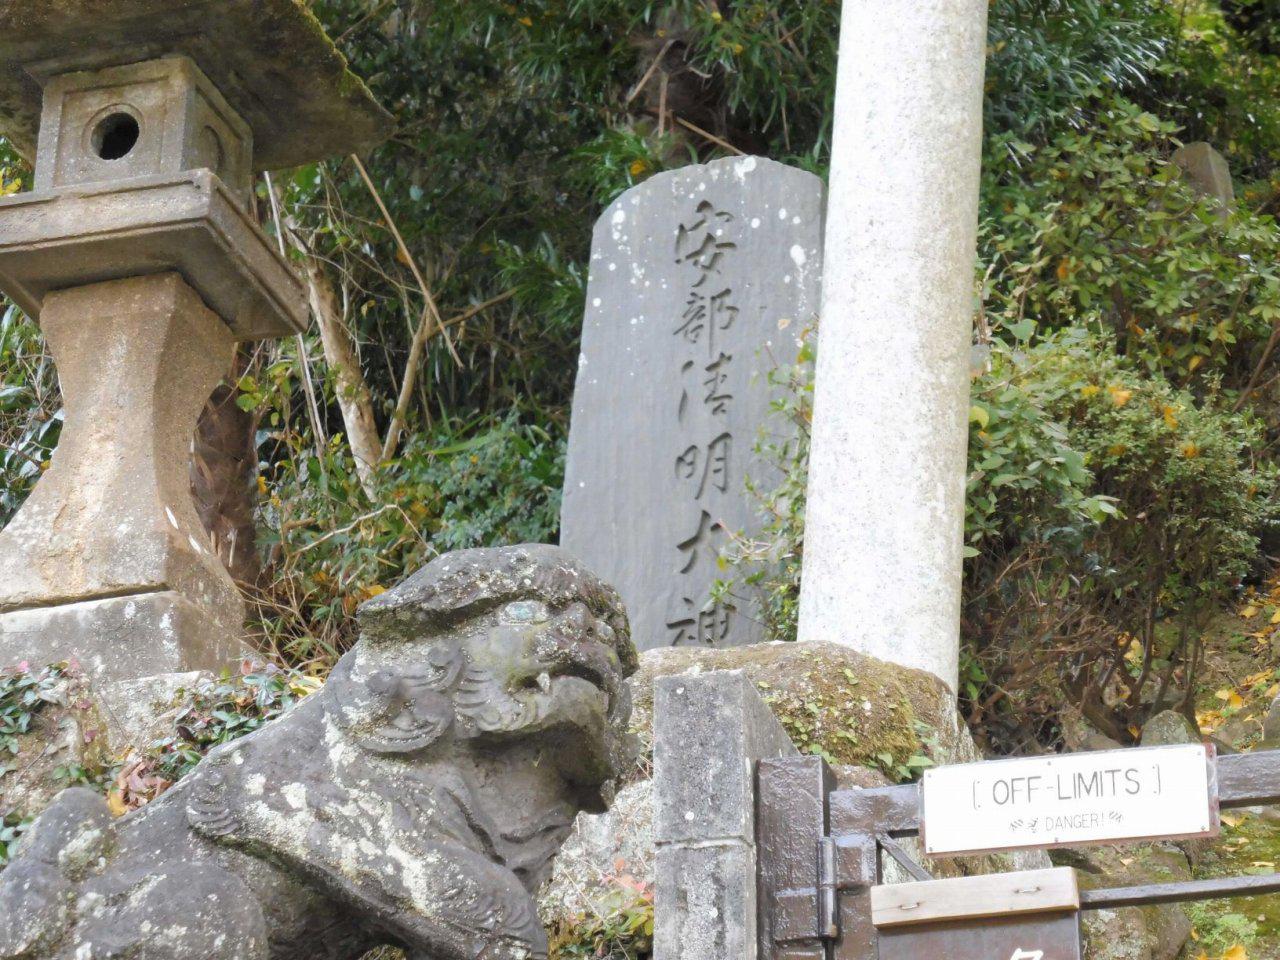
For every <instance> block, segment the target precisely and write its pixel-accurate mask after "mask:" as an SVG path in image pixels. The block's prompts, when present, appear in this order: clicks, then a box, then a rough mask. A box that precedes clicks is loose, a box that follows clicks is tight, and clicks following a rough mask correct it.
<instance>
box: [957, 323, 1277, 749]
mask: <svg viewBox="0 0 1280 960" xmlns="http://www.w3.org/2000/svg"><path fill="white" fill-rule="evenodd" d="M974 395H975V400H974V411H973V414H974V415H973V424H972V432H971V442H970V475H969V497H968V502H969V510H968V518H967V532H966V535H967V538H968V544H969V553H970V554H971V559H970V560H969V561H968V564H967V567H966V583H965V586H966V589H965V619H964V633H965V639H966V642H967V644H968V646H969V654H970V660H969V661H968V663H967V665H966V667H967V669H966V676H965V678H964V679H965V690H964V693H965V696H966V698H967V701H968V707H969V709H970V712H971V719H973V720H974V721H976V722H978V723H980V724H985V725H986V726H987V727H988V732H989V733H990V734H991V735H992V736H994V737H996V738H997V739H1001V738H1004V739H1005V740H1006V742H1004V743H1002V744H1001V745H1002V746H1006V747H1009V748H1014V747H1019V746H1029V745H1031V743H1033V742H1035V741H1038V740H1045V739H1049V740H1052V739H1053V737H1054V733H1053V726H1054V722H1053V718H1054V716H1055V714H1056V711H1057V709H1058V707H1059V705H1060V704H1061V701H1062V692H1063V689H1064V687H1065V689H1066V690H1067V692H1068V693H1069V699H1071V700H1072V701H1074V702H1076V703H1077V704H1079V705H1080V706H1081V708H1082V709H1083V710H1084V711H1085V712H1086V715H1088V716H1089V718H1090V719H1091V720H1092V721H1093V722H1094V723H1096V724H1098V725H1099V726H1102V727H1103V728H1104V729H1105V730H1106V732H1107V733H1109V734H1110V735H1112V736H1114V737H1116V738H1117V739H1120V740H1127V739H1129V738H1130V736H1131V734H1130V729H1131V728H1133V727H1135V726H1138V725H1140V724H1141V722H1142V721H1143V720H1144V719H1145V718H1146V717H1147V716H1148V715H1149V714H1150V713H1151V712H1154V711H1155V710H1158V709H1161V708H1163V707H1168V706H1180V707H1185V708H1188V709H1189V706H1188V699H1187V694H1188V693H1193V692H1194V685H1195V678H1196V670H1197V668H1198V664H1199V653H1200V651H1199V647H1198V633H1197V631H1196V630H1195V627H1196V626H1197V625H1198V624H1199V622H1200V621H1201V620H1202V618H1203V617H1204V616H1205V615H1206V614H1207V613H1208V612H1209V611H1210V610H1212V609H1213V608H1214V607H1215V606H1216V604H1217V603H1218V602H1219V601H1220V600H1222V599H1223V598H1224V597H1225V596H1227V595H1229V594H1230V593H1231V592H1232V591H1233V590H1234V589H1235V588H1236V587H1237V586H1238V585H1239V583H1240V581H1241V580H1242V579H1243V578H1244V576H1245V575H1246V574H1247V573H1248V571H1249V568H1250V564H1251V563H1252V561H1253V559H1254V557H1255V556H1256V553H1257V534H1258V531H1259V529H1260V528H1261V526H1262V525H1263V523H1264V522H1265V521H1266V520H1267V519H1268V518H1270V517H1272V516H1274V514H1275V512H1276V507H1275V503H1274V498H1273V496H1272V490H1273V487H1274V483H1275V479H1276V473H1277V471H1276V467H1275V465H1274V463H1273V462H1272V461H1271V460H1270V459H1268V458H1266V457H1265V456H1263V455H1262V454H1263V450H1264V447H1265V435H1264V431H1263V429H1262V426H1261V424H1260V423H1259V422H1258V421H1257V420H1256V419H1255V418H1253V417H1251V416H1249V415H1244V414H1236V413H1234V412H1233V411H1232V410H1231V409H1230V407H1229V406H1228V405H1226V404H1225V403H1224V401H1223V397H1222V396H1221V395H1220V394H1217V393H1212V392H1211V393H1210V394H1209V396H1208V397H1207V398H1204V399H1201V398H1198V397H1197V396H1196V395H1195V394H1194V393H1192V392H1191V391H1190V390H1187V389H1184V388H1178V387H1175V386H1173V385H1172V384H1170V383H1169V382H1168V381H1167V380H1165V379H1163V378H1162V377H1161V376H1160V375H1159V374H1158V373H1153V372H1151V371H1150V370H1148V369H1145V367H1144V365H1143V364H1142V363H1141V362H1140V361H1138V360H1135V359H1133V358H1128V357H1124V356H1121V355H1119V354H1117V353H1116V352H1115V349H1114V345H1113V343H1112V342H1111V341H1110V340H1109V339H1108V338H1106V337H1099V336H1089V335H1087V334H1085V333H1083V332H1081V331H1079V330H1067V331H1064V332H1063V333H1061V334H1058V335H1055V336H1051V337H1047V338H1045V339H1044V340H1043V341H1041V342H1040V343H1039V344H1036V345H1035V346H1032V347H1025V346H1022V345H1019V346H1017V347H1014V348H1010V347H1006V346H1003V345H1002V344H996V345H995V349H994V351H993V354H992V363H991V369H990V372H989V373H988V374H987V375H986V376H984V377H983V378H981V379H980V380H979V381H978V382H977V383H976V384H975V390H974ZM1167 620H1173V621H1174V622H1175V623H1176V624H1177V625H1178V627H1179V629H1176V630H1174V631H1172V632H1170V631H1167V630H1166V631H1160V632H1158V631H1157V629H1156V627H1157V624H1158V623H1159V622H1160V621H1167Z"/></svg>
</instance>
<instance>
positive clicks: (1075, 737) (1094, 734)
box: [1058, 703, 1121, 753]
mask: <svg viewBox="0 0 1280 960" xmlns="http://www.w3.org/2000/svg"><path fill="white" fill-rule="evenodd" d="M1058 725H1059V727H1060V728H1061V730H1062V742H1063V746H1065V747H1066V748H1067V750H1069V751H1071V752H1073V753H1078V752H1080V751H1083V750H1119V749H1120V748H1121V744H1120V743H1118V742H1117V741H1115V740H1112V739H1111V738H1110V737H1108V736H1107V735H1106V734H1104V733H1101V732H1099V731H1098V730H1097V729H1096V728H1095V727H1094V726H1093V724H1091V723H1089V721H1088V720H1086V719H1085V718H1084V715H1083V714H1082V713H1081V712H1080V710H1079V709H1078V708H1077V707H1076V706H1075V705H1073V704H1069V703H1068V704H1065V705H1064V706H1063V707H1062V709H1060V710H1059V711H1058Z"/></svg>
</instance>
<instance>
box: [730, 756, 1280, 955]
mask: <svg viewBox="0 0 1280 960" xmlns="http://www.w3.org/2000/svg"><path fill="white" fill-rule="evenodd" d="M1216 764H1217V780H1218V800H1219V803H1220V805H1221V807H1222V808H1223V809H1228V808H1232V807H1247V806H1254V805H1262V804H1273V803H1280V751H1267V752H1260V753H1254V754H1240V755H1231V756H1224V757H1219V758H1217V760H1216ZM919 806H920V804H919V790H918V787H917V786H915V785H907V786H899V787H886V788H882V789H874V790H838V789H836V783H835V778H834V776H833V775H832V773H831V770H830V769H829V768H828V767H827V765H826V763H825V762H823V761H822V760H821V759H818V758H816V757H802V758H788V759H779V760H761V761H760V762H759V764H758V765H757V792H756V811H755V813H756V817H755V823H756V847H757V851H758V861H757V862H758V871H759V910H760V916H759V924H758V927H757V929H758V936H759V956H760V958H761V960H878V958H881V957H882V955H883V960H889V957H890V956H892V957H893V960H900V958H903V960H905V958H912V957H916V956H920V957H931V958H933V960H940V958H941V957H942V956H958V955H960V952H961V951H960V950H958V949H952V947H957V948H958V947H959V945H960V943H961V940H962V939H963V938H964V937H970V938H974V939H975V943H976V945H977V946H978V947H981V946H982V941H983V939H984V938H985V939H986V940H987V941H988V944H987V945H988V946H989V947H990V952H989V953H987V954H983V955H989V956H991V957H992V958H993V960H1006V958H1008V957H1009V956H1010V953H1009V952H1008V950H1007V949H1005V948H1003V947H1001V944H1002V943H1005V942H1008V941H1006V940H1001V939H1000V937H1001V933H1002V930H1003V929H1004V928H1005V927H1006V926H1007V925H1008V923H1009V922H1012V920H1011V918H1010V917H1008V916H1005V917H1003V918H1002V916H1001V915H1000V913H999V912H998V911H995V910H993V911H988V912H987V913H985V914H983V918H982V919H981V921H980V922H974V923H969V924H958V925H955V928H954V929H949V930H947V931H946V941H947V944H948V948H947V950H946V952H945V953H939V952H938V945H937V938H936V937H935V938H934V940H933V941H930V940H929V938H928V937H924V938H921V939H920V940H919V946H918V947H910V946H905V945H904V944H905V941H904V942H903V943H898V942H897V940H898V938H897V933H896V931H895V933H894V934H893V935H892V936H886V934H885V933H883V932H882V933H877V927H876V923H875V917H874V916H873V911H872V890H873V888H875V887H876V886H877V885H879V884H880V883H881V882H882V879H883V877H882V872H881V863H882V859H881V855H882V854H884V855H887V856H888V857H890V858H892V859H893V860H894V861H896V862H897V864H898V865H899V866H900V867H901V868H902V869H903V870H904V871H906V873H907V874H908V875H909V876H911V877H912V878H913V879H914V880H917V881H929V880H932V879H933V878H932V877H931V876H930V874H929V873H928V871H926V870H925V869H924V867H922V866H921V865H920V864H919V863H917V862H916V861H915V860H913V859H912V858H911V856H910V855H909V854H908V853H907V851H906V850H904V849H903V847H902V845H901V844H899V843H898V842H897V841H898V840H899V839H900V838H903V837H911V836H916V835H918V833H919V831H920V821H919ZM882 889H892V888H882ZM1277 891H1280V874H1267V875H1264V876H1241V877H1225V878H1221V879H1213V880H1198V881H1187V882H1180V883H1163V884H1152V885H1147V886H1138V887H1122V888H1115V889H1103V890H1087V891H1081V892H1079V894H1078V908H1079V909H1080V910H1100V909H1104V908H1117V907H1133V906H1146V905H1150V904H1160V903H1175V902H1179V901H1188V900H1207V899H1214V898H1218V897H1237V896H1249V895H1255V894H1264V893H1275V892H1277ZM1074 916H1075V914H1074V911H1072V910H1067V909H1063V910H1060V911H1058V912H1057V913H1053V912H1052V911H1050V912H1049V913H1048V914H1046V917H1047V922H1049V923H1053V922H1059V921H1060V923H1059V925H1060V926H1061V928H1062V929H1063V930H1068V931H1069V930H1070V927H1071V924H1072V923H1075V925H1076V929H1077V933H1076V937H1077V939H1078V923H1077V922H1075V921H1074ZM891 940H892V941H894V946H892V947H890V941H891ZM931 942H932V944H933V945H932V947H930V946H929V944H930V943H931ZM930 950H932V952H929V951H930ZM997 950H1003V951H1004V952H1001V953H997V952H995V951H997ZM965 955H966V956H967V955H969V954H968V953H965ZM973 955H975V956H976V955H978V954H977V953H975V954H973ZM1063 955H1066V954H1063ZM1012 956H1013V957H1016V958H1019V960H1023V958H1025V960H1038V957H1039V956H1040V951H1026V950H1022V949H1020V948H1015V949H1014V950H1013V952H1012ZM1045 960H1052V958H1050V957H1046V958H1045Z"/></svg>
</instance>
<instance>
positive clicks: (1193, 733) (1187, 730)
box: [1142, 710, 1201, 747]
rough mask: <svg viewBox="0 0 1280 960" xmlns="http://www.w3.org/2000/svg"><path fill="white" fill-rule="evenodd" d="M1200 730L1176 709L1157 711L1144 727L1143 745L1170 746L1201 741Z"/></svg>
mask: <svg viewBox="0 0 1280 960" xmlns="http://www.w3.org/2000/svg"><path fill="white" fill-rule="evenodd" d="M1200 740H1201V737H1200V731H1199V730H1197V729H1196V725H1195V724H1194V723H1192V722H1191V721H1190V720H1188V719H1187V718H1186V717H1185V716H1183V715H1182V714H1180V713H1178V712H1177V711H1174V710H1165V711H1164V712H1163V713H1157V714H1156V715H1155V716H1154V717H1152V718H1151V719H1150V720H1148V721H1147V722H1146V725H1145V726H1143V728H1142V746H1144V747H1169V746H1174V745H1176V744H1179V743H1199V742H1200Z"/></svg>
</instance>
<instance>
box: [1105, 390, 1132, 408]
mask: <svg viewBox="0 0 1280 960" xmlns="http://www.w3.org/2000/svg"><path fill="white" fill-rule="evenodd" d="M1107 392H1108V393H1110V394H1111V402H1112V403H1114V404H1115V405H1116V406H1117V407H1123V406H1124V405H1125V404H1126V403H1128V402H1129V401H1130V400H1131V399H1133V391H1132V390H1125V389H1124V388H1122V387H1116V386H1111V387H1108V388H1107Z"/></svg>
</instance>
